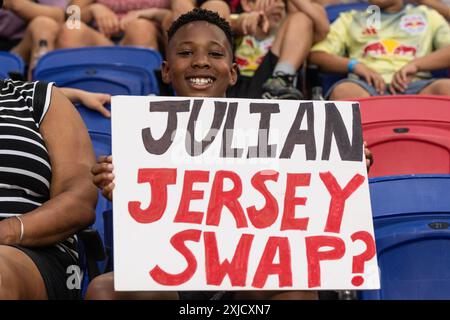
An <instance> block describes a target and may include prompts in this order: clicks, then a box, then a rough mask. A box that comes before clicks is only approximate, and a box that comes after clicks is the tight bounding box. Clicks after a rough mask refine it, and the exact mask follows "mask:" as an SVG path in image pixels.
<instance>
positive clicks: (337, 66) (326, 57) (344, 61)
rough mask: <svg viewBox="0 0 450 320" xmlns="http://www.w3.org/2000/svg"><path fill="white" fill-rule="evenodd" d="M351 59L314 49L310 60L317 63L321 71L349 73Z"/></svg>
mask: <svg viewBox="0 0 450 320" xmlns="http://www.w3.org/2000/svg"><path fill="white" fill-rule="evenodd" d="M349 61H350V59H349V58H346V57H341V56H338V55H336V54H332V53H328V52H325V51H313V52H311V53H310V54H309V62H310V63H312V64H315V65H317V66H318V67H319V68H320V70H321V71H324V72H335V73H347V72H348V70H347V65H348V63H349Z"/></svg>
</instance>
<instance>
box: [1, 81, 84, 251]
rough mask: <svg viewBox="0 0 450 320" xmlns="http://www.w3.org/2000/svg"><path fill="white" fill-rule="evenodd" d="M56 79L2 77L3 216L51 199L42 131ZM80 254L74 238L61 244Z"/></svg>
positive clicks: (23, 210)
mask: <svg viewBox="0 0 450 320" xmlns="http://www.w3.org/2000/svg"><path fill="white" fill-rule="evenodd" d="M52 87H53V83H44V82H21V81H12V80H0V219H4V218H7V217H11V216H14V215H21V214H25V213H27V212H30V211H32V210H34V209H36V208H38V207H40V206H41V205H42V204H43V203H44V202H46V201H48V200H49V199H50V182H51V178H52V171H51V163H50V158H49V155H48V151H47V148H46V146H45V142H44V139H43V137H42V135H41V133H40V131H39V126H40V124H41V121H42V120H43V118H44V116H45V114H46V112H47V110H48V108H49V106H50V99H51V90H52ZM57 246H58V247H59V248H60V249H61V250H63V251H66V252H68V253H70V254H71V255H76V253H75V252H74V249H75V242H74V239H73V238H70V239H68V240H67V241H64V242H63V243H61V244H58V245H57Z"/></svg>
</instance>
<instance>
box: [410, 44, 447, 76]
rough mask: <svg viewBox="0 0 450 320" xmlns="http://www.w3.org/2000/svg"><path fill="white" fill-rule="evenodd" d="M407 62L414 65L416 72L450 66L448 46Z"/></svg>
mask: <svg viewBox="0 0 450 320" xmlns="http://www.w3.org/2000/svg"><path fill="white" fill-rule="evenodd" d="M409 64H412V65H414V66H415V67H416V68H417V72H419V71H433V70H439V69H445V68H450V46H448V47H446V48H443V49H440V50H438V51H434V52H432V53H430V54H427V55H426V56H423V57H420V58H417V59H414V60H413V61H411V62H410V63H409Z"/></svg>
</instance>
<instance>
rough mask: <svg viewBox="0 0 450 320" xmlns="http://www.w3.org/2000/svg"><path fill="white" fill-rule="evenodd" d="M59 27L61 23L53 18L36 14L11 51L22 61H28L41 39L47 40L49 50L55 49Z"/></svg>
mask: <svg viewBox="0 0 450 320" xmlns="http://www.w3.org/2000/svg"><path fill="white" fill-rule="evenodd" d="M60 28H61V25H60V24H59V23H57V22H56V21H55V20H53V19H51V18H48V17H44V16H38V17H36V18H34V19H33V20H32V21H31V22H30V23H29V24H28V27H27V30H26V32H25V36H24V38H23V39H22V41H21V42H20V43H19V44H18V45H17V46H16V47H14V48H13V49H12V50H11V51H12V52H14V53H16V54H18V55H20V56H21V57H22V59H23V60H24V61H27V62H28V61H30V57H32V56H33V53H35V52H36V51H37V50H38V49H39V42H40V41H41V40H46V41H47V48H48V50H49V51H51V50H53V49H55V42H56V39H57V37H58V32H59V30H60Z"/></svg>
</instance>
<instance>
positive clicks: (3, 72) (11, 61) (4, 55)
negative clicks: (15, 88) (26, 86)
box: [0, 51, 25, 79]
mask: <svg viewBox="0 0 450 320" xmlns="http://www.w3.org/2000/svg"><path fill="white" fill-rule="evenodd" d="M24 72H25V64H24V62H23V60H22V59H21V58H20V57H19V56H17V55H15V54H12V53H9V52H3V51H0V79H8V78H10V77H11V74H19V75H20V76H23V74H24Z"/></svg>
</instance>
